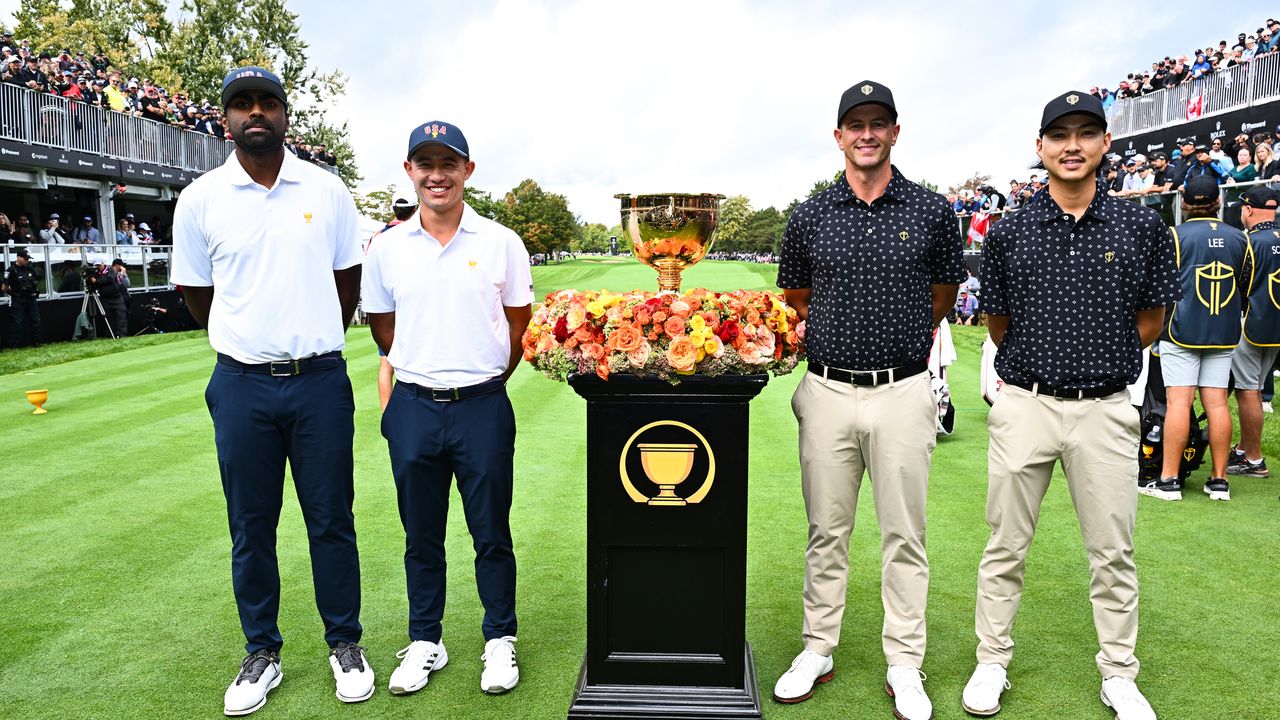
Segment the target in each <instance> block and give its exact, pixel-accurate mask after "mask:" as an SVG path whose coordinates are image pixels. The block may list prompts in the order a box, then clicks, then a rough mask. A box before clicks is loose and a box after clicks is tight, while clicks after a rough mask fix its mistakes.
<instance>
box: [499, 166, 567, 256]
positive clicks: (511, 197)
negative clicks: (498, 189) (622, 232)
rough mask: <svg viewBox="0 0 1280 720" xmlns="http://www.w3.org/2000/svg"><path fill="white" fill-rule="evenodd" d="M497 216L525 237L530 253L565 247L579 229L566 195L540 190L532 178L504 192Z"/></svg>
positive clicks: (548, 251) (563, 248)
mask: <svg viewBox="0 0 1280 720" xmlns="http://www.w3.org/2000/svg"><path fill="white" fill-rule="evenodd" d="M497 219H498V222H500V223H502V224H503V225H506V226H507V227H509V228H511V229H512V230H514V231H516V233H517V234H519V235H520V237H521V238H523V239H524V245H525V248H526V249H527V250H528V251H529V254H530V255H536V254H538V253H553V252H555V251H557V250H567V249H568V248H569V243H570V242H571V241H572V240H573V239H574V238H575V237H576V236H577V235H578V232H579V226H578V219H577V218H576V217H574V215H573V213H571V212H569V202H568V201H567V200H566V199H565V197H564V196H563V195H557V194H555V193H549V192H547V191H545V190H543V189H542V188H541V187H540V186H539V185H538V183H537V182H536V181H534V180H532V179H529V180H524V181H522V182H521V183H520V184H519V185H517V186H515V187H514V188H512V190H511V192H509V193H507V195H506V197H504V198H503V200H502V207H501V209H500V211H499V213H498V218H497Z"/></svg>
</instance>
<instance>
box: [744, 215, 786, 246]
mask: <svg viewBox="0 0 1280 720" xmlns="http://www.w3.org/2000/svg"><path fill="white" fill-rule="evenodd" d="M786 227H787V218H786V216H784V215H783V214H782V213H780V212H778V210H777V209H776V208H774V207H773V206H772V205H771V206H769V207H767V208H765V209H763V210H757V211H755V212H753V213H751V216H750V217H749V218H747V223H746V227H745V228H744V229H743V231H742V243H741V244H742V247H741V250H742V251H743V252H752V253H766V252H771V253H776V252H778V248H779V247H781V245H782V231H783V230H785V229H786Z"/></svg>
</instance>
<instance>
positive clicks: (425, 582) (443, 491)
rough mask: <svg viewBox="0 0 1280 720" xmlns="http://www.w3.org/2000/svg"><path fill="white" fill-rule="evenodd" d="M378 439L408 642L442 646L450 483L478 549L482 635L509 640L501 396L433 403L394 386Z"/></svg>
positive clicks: (507, 433)
mask: <svg viewBox="0 0 1280 720" xmlns="http://www.w3.org/2000/svg"><path fill="white" fill-rule="evenodd" d="M382 435H383V437H385V438H386V439H387V446H388V448H389V450H390V452H391V472H392V474H393V475H394V476H395V481H396V497H397V500H398V504H399V506H400V521H401V523H403V524H404V532H405V552H404V570H405V577H406V580H407V583H408V589H409V638H410V639H411V640H430V641H431V642H440V632H441V631H440V621H441V619H442V618H443V617H444V601H445V558H444V539H445V522H446V520H447V518H448V515H449V485H450V482H451V480H452V478H454V477H456V478H457V480H458V493H459V494H460V495H461V496H462V509H463V513H464V515H465V516H466V519H467V529H468V530H470V532H471V541H472V546H473V547H474V548H475V554H476V559H475V571H476V588H477V589H478V591H479V594H480V602H481V604H483V605H484V622H483V623H482V625H481V629H482V630H483V632H484V637H485V639H486V640H491V639H493V638H497V637H502V636H504V635H515V634H516V557H515V552H514V550H513V549H512V543H511V523H510V516H511V488H512V474H513V465H512V463H513V458H514V456H515V440H516V423H515V414H514V413H513V412H512V410H511V401H510V400H509V399H508V398H507V393H506V390H505V389H503V388H500V389H498V390H496V391H495V392H491V393H488V394H486V395H480V396H477V397H471V398H466V399H464V400H455V401H453V402H436V401H434V400H432V399H431V398H430V397H422V396H419V395H418V394H417V393H416V392H415V391H414V390H413V386H411V385H405V384H404V383H401V382H397V383H396V387H395V390H394V391H392V393H391V401H390V402H389V403H388V404H387V409H386V411H385V412H384V413H383V415H382Z"/></svg>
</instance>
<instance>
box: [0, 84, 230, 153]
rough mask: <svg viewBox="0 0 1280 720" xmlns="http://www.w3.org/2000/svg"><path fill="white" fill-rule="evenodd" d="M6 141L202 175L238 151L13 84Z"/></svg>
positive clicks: (3, 124) (3, 112)
mask: <svg viewBox="0 0 1280 720" xmlns="http://www.w3.org/2000/svg"><path fill="white" fill-rule="evenodd" d="M0 137H3V138H7V139H10V140H17V141H19V142H26V143H31V144H32V145H43V146H45V147H51V148H61V149H63V150H74V151H77V152H83V153H88V154H91V155H105V156H107V157H113V158H116V159H119V160H131V161H133V162H145V163H153V164H156V165H164V166H166V167H172V168H181V169H184V170H193V171H198V172H207V171H209V170H212V169H214V168H216V167H217V166H218V165H221V164H222V163H223V162H224V161H225V160H226V159H227V155H228V154H229V153H230V152H231V150H232V147H233V146H232V143H231V141H229V140H224V139H222V138H219V137H214V136H212V135H206V134H204V133H198V132H194V131H192V130H184V129H182V128H179V127H174V126H173V125H169V124H167V123H162V122H158V121H156V120H149V119H147V118H141V117H134V116H132V115H126V114H124V113H119V112H114V111H112V110H106V109H103V108H101V107H98V106H96V105H90V104H88V103H86V102H82V101H80V100H75V99H72V98H64V97H60V96H58V95H51V94H49V93H42V92H36V91H34V90H28V89H27V88H23V87H18V86H17V85H9V84H4V85H0Z"/></svg>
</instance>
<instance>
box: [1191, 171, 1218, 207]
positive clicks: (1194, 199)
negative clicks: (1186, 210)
mask: <svg viewBox="0 0 1280 720" xmlns="http://www.w3.org/2000/svg"><path fill="white" fill-rule="evenodd" d="M1182 199H1183V200H1184V201H1185V202H1186V203H1187V204H1188V205H1210V204H1212V203H1215V202H1217V200H1218V181H1217V180H1214V179H1213V178H1211V177H1206V176H1204V175H1196V176H1195V177H1192V178H1188V179H1187V184H1186V185H1184V186H1183V188H1182Z"/></svg>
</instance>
